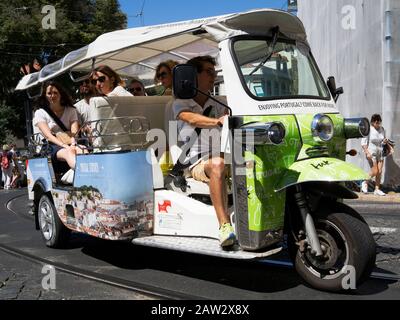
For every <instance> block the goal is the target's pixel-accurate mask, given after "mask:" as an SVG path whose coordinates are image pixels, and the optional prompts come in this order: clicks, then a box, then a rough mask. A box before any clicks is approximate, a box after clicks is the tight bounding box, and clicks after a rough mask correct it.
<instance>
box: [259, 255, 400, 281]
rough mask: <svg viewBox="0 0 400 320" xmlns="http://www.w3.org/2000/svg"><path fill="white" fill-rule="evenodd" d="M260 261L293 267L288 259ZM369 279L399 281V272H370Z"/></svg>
mask: <svg viewBox="0 0 400 320" xmlns="http://www.w3.org/2000/svg"><path fill="white" fill-rule="evenodd" d="M260 263H264V264H267V265H274V266H281V267H285V268H290V269H293V268H294V266H293V263H292V262H290V261H284V260H273V259H266V260H262V261H260ZM370 278H371V279H377V280H385V281H387V280H389V281H400V275H399V274H390V273H385V272H372V273H371V275H370Z"/></svg>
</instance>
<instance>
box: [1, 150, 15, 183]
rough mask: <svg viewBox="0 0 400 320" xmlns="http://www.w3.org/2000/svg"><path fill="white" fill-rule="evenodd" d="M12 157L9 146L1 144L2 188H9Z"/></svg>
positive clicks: (12, 167)
mask: <svg viewBox="0 0 400 320" xmlns="http://www.w3.org/2000/svg"><path fill="white" fill-rule="evenodd" d="M13 169H14V159H13V154H12V152H10V146H9V145H7V144H5V145H3V152H2V154H1V171H2V175H3V177H4V189H5V190H8V189H11V182H12V178H13Z"/></svg>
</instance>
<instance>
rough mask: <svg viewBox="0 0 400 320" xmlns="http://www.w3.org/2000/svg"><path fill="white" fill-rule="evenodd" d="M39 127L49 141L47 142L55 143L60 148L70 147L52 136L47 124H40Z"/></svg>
mask: <svg viewBox="0 0 400 320" xmlns="http://www.w3.org/2000/svg"><path fill="white" fill-rule="evenodd" d="M37 126H38V128H39V130H40V132H41V133H42V135H43V136H44V137H45V138H46V139H47V141H49V142H51V143H54V144H56V145H58V146H60V147H68V145H67V144H65V143H62V141H60V140H59V139H58V138H57V137H56V136H54V135H53V134H52V132H51V130H50V128H49V126H48V125H47V123H46V122H38V124H37Z"/></svg>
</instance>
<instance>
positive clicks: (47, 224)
mask: <svg viewBox="0 0 400 320" xmlns="http://www.w3.org/2000/svg"><path fill="white" fill-rule="evenodd" d="M39 222H40V230H42V234H43V237H44V238H45V239H46V240H50V239H51V237H52V236H53V230H54V216H53V210H52V208H51V206H50V205H49V204H48V203H47V202H45V201H44V202H42V204H41V206H40V208H39Z"/></svg>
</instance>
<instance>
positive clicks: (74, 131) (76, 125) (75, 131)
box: [71, 121, 79, 137]
mask: <svg viewBox="0 0 400 320" xmlns="http://www.w3.org/2000/svg"><path fill="white" fill-rule="evenodd" d="M78 132H79V123H78V121H74V122H72V123H71V135H72V137H75V136H76V135H77V134H78Z"/></svg>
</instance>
